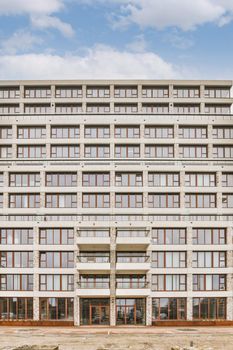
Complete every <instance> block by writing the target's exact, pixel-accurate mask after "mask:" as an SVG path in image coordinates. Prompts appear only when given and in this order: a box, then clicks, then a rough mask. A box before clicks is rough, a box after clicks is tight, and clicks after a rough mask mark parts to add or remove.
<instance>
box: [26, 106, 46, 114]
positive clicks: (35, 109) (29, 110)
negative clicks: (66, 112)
mask: <svg viewBox="0 0 233 350" xmlns="http://www.w3.org/2000/svg"><path fill="white" fill-rule="evenodd" d="M24 112H25V114H49V113H50V112H51V108H50V104H30V105H29V104H25V105H24Z"/></svg>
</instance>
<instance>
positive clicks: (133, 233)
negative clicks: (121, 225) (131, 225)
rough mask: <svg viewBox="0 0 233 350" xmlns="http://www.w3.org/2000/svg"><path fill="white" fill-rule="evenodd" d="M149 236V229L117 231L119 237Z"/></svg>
mask: <svg viewBox="0 0 233 350" xmlns="http://www.w3.org/2000/svg"><path fill="white" fill-rule="evenodd" d="M148 236H149V231H141V230H138V231H137V230H129V231H123V230H122V231H118V232H117V237H120V238H124V237H127V238H132V237H141V238H146V237H148Z"/></svg>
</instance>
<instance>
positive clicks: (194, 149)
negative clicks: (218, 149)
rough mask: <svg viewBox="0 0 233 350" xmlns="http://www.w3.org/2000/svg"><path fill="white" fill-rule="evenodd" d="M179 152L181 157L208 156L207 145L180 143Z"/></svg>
mask: <svg viewBox="0 0 233 350" xmlns="http://www.w3.org/2000/svg"><path fill="white" fill-rule="evenodd" d="M179 154H180V157H181V158H207V154H208V152H207V146H188V145H184V146H183V145H180V147H179Z"/></svg>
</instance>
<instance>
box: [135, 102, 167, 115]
mask: <svg viewBox="0 0 233 350" xmlns="http://www.w3.org/2000/svg"><path fill="white" fill-rule="evenodd" d="M142 113H145V114H168V113H169V105H168V104H166V103H156V104H155V103H142Z"/></svg>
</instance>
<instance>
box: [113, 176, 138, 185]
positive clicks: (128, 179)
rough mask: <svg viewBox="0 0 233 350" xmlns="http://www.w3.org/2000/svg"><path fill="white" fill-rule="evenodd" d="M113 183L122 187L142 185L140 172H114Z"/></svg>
mask: <svg viewBox="0 0 233 350" xmlns="http://www.w3.org/2000/svg"><path fill="white" fill-rule="evenodd" d="M115 185H116V186H122V187H125V186H127V187H140V186H142V173H116V174H115Z"/></svg>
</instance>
